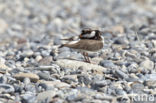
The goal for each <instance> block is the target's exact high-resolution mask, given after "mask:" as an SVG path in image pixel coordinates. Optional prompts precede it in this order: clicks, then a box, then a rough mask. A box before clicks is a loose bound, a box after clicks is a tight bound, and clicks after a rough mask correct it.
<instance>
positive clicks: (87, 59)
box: [83, 52, 91, 63]
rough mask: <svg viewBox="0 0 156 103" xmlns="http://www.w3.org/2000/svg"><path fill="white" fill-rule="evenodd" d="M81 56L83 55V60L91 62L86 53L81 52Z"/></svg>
mask: <svg viewBox="0 0 156 103" xmlns="http://www.w3.org/2000/svg"><path fill="white" fill-rule="evenodd" d="M83 56H84V59H85V62H87V63H91V62H90V60H89V57H88V53H85V52H83Z"/></svg>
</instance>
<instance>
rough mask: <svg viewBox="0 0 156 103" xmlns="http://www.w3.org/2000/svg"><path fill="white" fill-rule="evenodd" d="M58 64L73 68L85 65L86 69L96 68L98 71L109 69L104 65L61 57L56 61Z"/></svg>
mask: <svg viewBox="0 0 156 103" xmlns="http://www.w3.org/2000/svg"><path fill="white" fill-rule="evenodd" d="M56 64H57V65H59V66H60V67H62V68H71V69H73V70H77V69H78V68H79V67H81V66H83V67H84V68H85V69H86V70H93V71H94V70H95V71H98V73H103V72H106V71H107V68H104V67H102V66H99V65H94V64H90V63H86V62H81V61H76V60H68V59H60V60H57V61H56Z"/></svg>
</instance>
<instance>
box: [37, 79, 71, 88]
mask: <svg viewBox="0 0 156 103" xmlns="http://www.w3.org/2000/svg"><path fill="white" fill-rule="evenodd" d="M39 83H42V84H45V85H46V86H47V87H50V88H53V87H55V88H69V87H70V85H69V84H67V83H64V82H61V81H59V80H55V81H43V80H40V81H39Z"/></svg>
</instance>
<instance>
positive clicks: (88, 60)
mask: <svg viewBox="0 0 156 103" xmlns="http://www.w3.org/2000/svg"><path fill="white" fill-rule="evenodd" d="M86 56H87V62H88V63H91V62H90V59H89V57H88V53H86Z"/></svg>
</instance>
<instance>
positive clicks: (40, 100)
mask: <svg viewBox="0 0 156 103" xmlns="http://www.w3.org/2000/svg"><path fill="white" fill-rule="evenodd" d="M55 95H56V92H55V91H53V90H48V91H44V92H41V93H39V94H38V95H37V103H45V102H46V103H49V101H51V99H52V98H53V97H54V96H55Z"/></svg>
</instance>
